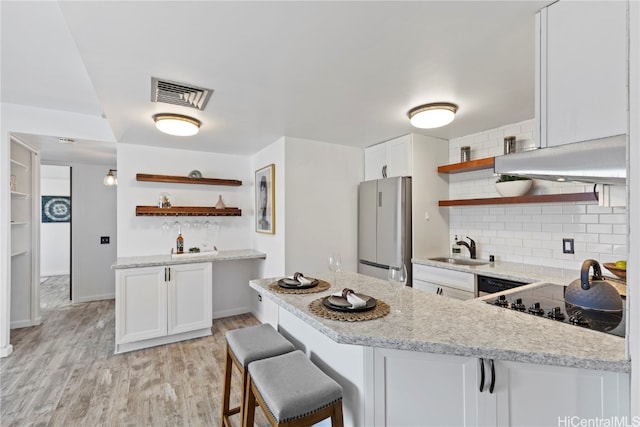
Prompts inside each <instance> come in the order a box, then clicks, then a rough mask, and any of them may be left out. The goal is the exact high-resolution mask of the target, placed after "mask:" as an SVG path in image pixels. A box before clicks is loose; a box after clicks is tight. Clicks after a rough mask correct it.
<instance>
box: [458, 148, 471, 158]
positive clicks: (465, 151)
mask: <svg viewBox="0 0 640 427" xmlns="http://www.w3.org/2000/svg"><path fill="white" fill-rule="evenodd" d="M469 160H471V147H469V146H468V145H465V146H463V147H460V162H468V161H469Z"/></svg>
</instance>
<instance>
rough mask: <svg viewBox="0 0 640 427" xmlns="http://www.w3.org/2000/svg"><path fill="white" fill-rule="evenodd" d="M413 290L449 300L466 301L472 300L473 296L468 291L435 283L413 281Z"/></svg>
mask: <svg viewBox="0 0 640 427" xmlns="http://www.w3.org/2000/svg"><path fill="white" fill-rule="evenodd" d="M413 288H414V289H418V290H421V291H426V292H429V293H432V294H436V295H442V296H445V297H449V298H454V299H459V300H463V301H466V300H468V299H473V298H474V294H473V292H470V291H463V290H460V289H457V288H452V287H449V286H444V285H438V284H437V283H431V282H425V281H423V280H415V279H414V280H413Z"/></svg>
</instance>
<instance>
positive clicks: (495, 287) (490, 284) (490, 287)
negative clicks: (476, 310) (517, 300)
mask: <svg viewBox="0 0 640 427" xmlns="http://www.w3.org/2000/svg"><path fill="white" fill-rule="evenodd" d="M477 284H478V296H479V297H482V296H485V295H489V294H495V293H496V292H502V291H506V290H509V289H513V288H517V287H518V286H522V285H526V284H527V283H525V282H518V281H515V280H507V279H499V278H496V277H489V276H480V275H478V276H477Z"/></svg>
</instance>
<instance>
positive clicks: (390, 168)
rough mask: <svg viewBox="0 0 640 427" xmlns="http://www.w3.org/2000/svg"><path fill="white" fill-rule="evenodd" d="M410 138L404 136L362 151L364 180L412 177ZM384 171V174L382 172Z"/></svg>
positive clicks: (409, 136)
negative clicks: (385, 177)
mask: <svg viewBox="0 0 640 427" xmlns="http://www.w3.org/2000/svg"><path fill="white" fill-rule="evenodd" d="M412 169H413V168H412V136H411V135H404V136H401V137H399V138H395V139H392V140H390V141H387V142H383V143H381V144H377V145H374V146H372V147H368V148H366V149H365V150H364V180H365V181H370V180H372V179H381V178H383V177H384V175H383V174H384V173H386V176H387V177H388V178H392V177H396V176H411V175H412ZM383 171H384V172H383Z"/></svg>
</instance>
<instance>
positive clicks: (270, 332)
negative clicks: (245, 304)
mask: <svg viewBox="0 0 640 427" xmlns="http://www.w3.org/2000/svg"><path fill="white" fill-rule="evenodd" d="M225 337H226V341H227V345H226V362H225V367H224V391H223V396H222V419H221V420H220V425H221V426H227V427H230V426H231V423H230V422H229V417H230V416H231V415H235V414H237V413H240V422H241V423H242V421H243V419H244V412H243V411H242V408H243V407H244V406H245V405H244V404H245V400H246V396H247V394H246V388H247V386H248V381H247V376H248V371H247V366H248V365H249V363H251V362H253V361H255V360H260V359H265V358H268V357H273V356H278V355H281V354H285V353H289V352H291V351H293V350H295V348H294V347H293V344H291V343H290V342H289V341H287V339H286V338H284V337H283V336H282V335H280V334H279V333H278V332H277V331H276V330H275V329H273V327H272V326H271V325H269V324H268V323H267V324H264V325H256V326H249V327H247V328H242V329H234V330H232V331H228V332H227V333H226V334H225ZM233 366H235V367H236V368H237V369H238V371H240V375H241V376H242V390H241V394H240V396H241V399H240V406H238V407H235V408H229V401H230V399H231V371H232V370H233ZM254 406H255V403H254ZM254 409H255V408H254Z"/></svg>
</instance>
